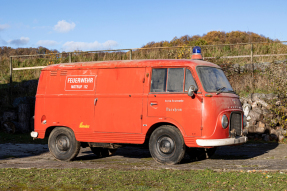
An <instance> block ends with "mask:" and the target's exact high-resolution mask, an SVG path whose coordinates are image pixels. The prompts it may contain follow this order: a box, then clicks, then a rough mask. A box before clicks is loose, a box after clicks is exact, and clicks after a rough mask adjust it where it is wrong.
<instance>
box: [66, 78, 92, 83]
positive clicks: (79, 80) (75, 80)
mask: <svg viewBox="0 0 287 191" xmlns="http://www.w3.org/2000/svg"><path fill="white" fill-rule="evenodd" d="M68 83H70V84H78V83H94V78H68Z"/></svg>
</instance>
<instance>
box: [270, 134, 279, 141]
mask: <svg viewBox="0 0 287 191" xmlns="http://www.w3.org/2000/svg"><path fill="white" fill-rule="evenodd" d="M270 140H278V137H277V135H276V134H271V135H270Z"/></svg>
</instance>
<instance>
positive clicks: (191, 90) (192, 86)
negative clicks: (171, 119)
mask: <svg viewBox="0 0 287 191" xmlns="http://www.w3.org/2000/svg"><path fill="white" fill-rule="evenodd" d="M194 91H195V86H194V85H191V86H189V88H188V92H187V95H188V96H190V97H192V96H193V95H194Z"/></svg>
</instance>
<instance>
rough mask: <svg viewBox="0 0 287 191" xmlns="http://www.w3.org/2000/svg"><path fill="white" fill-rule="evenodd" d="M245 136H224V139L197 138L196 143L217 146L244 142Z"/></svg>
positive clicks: (204, 145) (245, 140) (203, 145)
mask: <svg viewBox="0 0 287 191" xmlns="http://www.w3.org/2000/svg"><path fill="white" fill-rule="evenodd" d="M247 140H248V138H247V137H237V138H226V139H197V140H196V143H197V144H198V145H199V146H202V147H217V146H226V145H237V144H241V143H246V142H247Z"/></svg>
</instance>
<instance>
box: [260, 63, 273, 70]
mask: <svg viewBox="0 0 287 191" xmlns="http://www.w3.org/2000/svg"><path fill="white" fill-rule="evenodd" d="M270 66H271V63H270V62H264V63H261V65H260V70H261V71H263V72H265V71H266V69H267V68H269V67H270Z"/></svg>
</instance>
